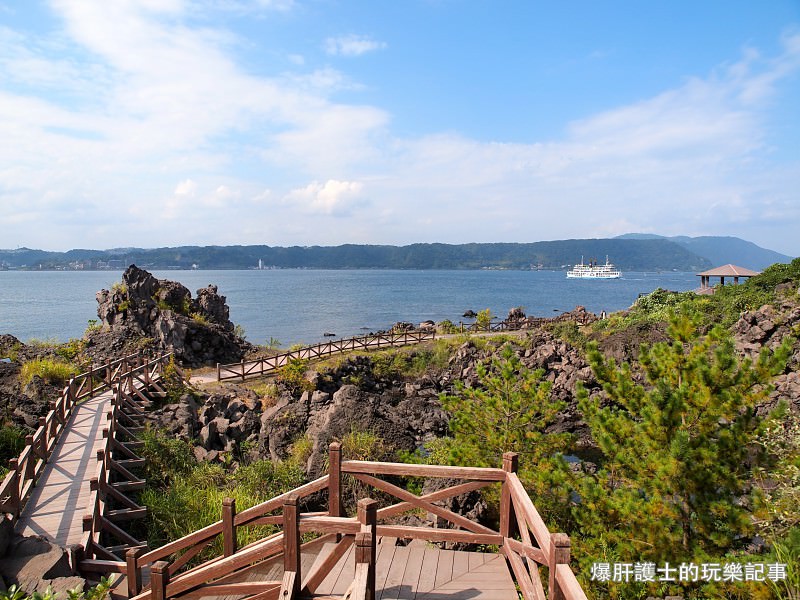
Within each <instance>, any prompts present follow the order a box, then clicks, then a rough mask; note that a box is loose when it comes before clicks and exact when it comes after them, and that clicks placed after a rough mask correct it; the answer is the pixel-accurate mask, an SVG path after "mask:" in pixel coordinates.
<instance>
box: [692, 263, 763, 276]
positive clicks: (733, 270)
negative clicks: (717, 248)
mask: <svg viewBox="0 0 800 600" xmlns="http://www.w3.org/2000/svg"><path fill="white" fill-rule="evenodd" d="M760 274H761V273H759V272H758V271H751V270H750V269H745V268H744V267H737V266H736V265H731V264H727V265H724V266H722V267H715V268H713V269H709V270H708V271H703V272H702V273H698V274H697V276H698V277H701V276H704V277H755V276H756V275H760Z"/></svg>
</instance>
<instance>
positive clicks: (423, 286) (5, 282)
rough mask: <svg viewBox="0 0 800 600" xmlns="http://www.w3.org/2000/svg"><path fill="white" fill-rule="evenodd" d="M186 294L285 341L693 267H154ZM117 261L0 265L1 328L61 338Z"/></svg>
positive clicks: (672, 283) (106, 283) (563, 306)
mask: <svg viewBox="0 0 800 600" xmlns="http://www.w3.org/2000/svg"><path fill="white" fill-rule="evenodd" d="M154 275H155V276H156V277H158V278H160V279H163V278H167V279H172V280H177V281H180V282H181V283H182V284H184V285H185V286H186V287H188V288H189V289H190V290H191V291H192V294H194V293H195V292H196V290H197V289H198V288H201V287H205V286H206V285H208V284H210V283H211V284H214V285H217V286H218V287H219V292H220V294H222V295H224V296H226V297H227V299H228V305H229V306H230V308H231V319H232V320H233V322H234V323H237V324H240V325H242V326H243V327H244V329H245V332H246V336H247V339H248V340H250V341H251V342H253V343H257V344H263V343H265V342H266V341H267V340H269V339H270V338H274V339H276V340H279V341H280V342H281V343H282V344H283V345H284V346H288V345H291V344H295V343H302V342H316V341H319V340H321V339H323V335H322V334H323V333H324V332H331V333H335V334H336V335H337V337H348V336H351V335H358V334H360V333H364V332H366V331H377V330H380V329H387V328H388V327H390V326H391V325H392V324H393V323H395V322H397V321H410V322H413V323H419V322H420V321H425V320H427V319H431V320H433V321H437V322H438V321H441V320H443V319H450V320H451V321H453V322H454V323H458V321H459V320H461V315H462V314H463V313H464V311H466V310H468V309H471V310H474V311H476V312H477V311H478V310H482V309H484V308H489V309H491V311H492V313H493V314H495V315H498V316H500V317H505V315H506V314H507V312H508V310H509V309H510V308H512V307H515V306H523V307H525V310H526V312H527V314H528V315H535V316H553V315H554V314H556V313H558V312H559V311H568V310H572V309H573V308H575V306H577V305H583V306H585V307H586V308H587V309H588V310H590V311H592V312H596V313H599V312H600V311H602V310H605V311H607V312H612V311H616V310H621V309H624V308H627V307H629V306H630V305H631V304H632V303H633V302H634V301H635V300H636V298H637V297H638V295H639V294H641V293H648V292H651V291H653V290H654V289H656V288H658V287H662V288H666V289H670V290H679V291H684V290H689V289H693V288H694V287H696V286H697V277H696V276H695V275H694V274H693V273H625V274H624V276H623V278H622V279H618V280H610V281H600V280H595V281H581V280H575V279H567V278H566V274H565V273H564V272H560V271H371V270H370V271H367V270H365V271H317V270H274V271H155V272H154ZM121 276H122V273H121V272H120V271H87V272H80V271H75V272H17V271H0V333H10V334H12V335H14V336H16V337H17V338H19V339H21V340H23V341H27V340H30V339H31V338H37V339H57V340H59V341H66V340H68V339H69V338H72V337H80V336H81V335H82V334H83V332H84V330H85V329H86V326H87V323H88V321H89V319H96V318H97V315H96V306H97V305H96V301H95V293H96V292H97V291H98V290H100V289H102V288H106V289H108V288H110V287H111V285H112V284H113V283H114V282H115V281H119V280H120V279H121Z"/></svg>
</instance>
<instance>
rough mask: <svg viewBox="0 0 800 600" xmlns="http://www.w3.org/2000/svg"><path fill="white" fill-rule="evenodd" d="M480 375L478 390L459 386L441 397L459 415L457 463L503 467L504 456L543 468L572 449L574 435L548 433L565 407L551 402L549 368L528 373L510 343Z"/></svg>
mask: <svg viewBox="0 0 800 600" xmlns="http://www.w3.org/2000/svg"><path fill="white" fill-rule="evenodd" d="M477 372H478V378H479V380H480V385H479V386H478V387H474V388H471V387H465V386H464V385H463V384H461V383H460V382H458V383H457V384H456V386H457V387H456V393H455V395H452V396H442V398H441V400H442V404H443V406H444V408H445V409H447V410H448V411H449V412H450V413H451V414H452V415H453V417H452V419H451V420H450V431H451V433H452V435H453V439H454V444H453V446H452V448H451V453H452V457H453V460H454V461H455V462H456V463H457V464H464V465H475V466H495V467H496V466H500V464H501V463H502V455H503V452H517V453H519V455H520V461H521V462H523V463H530V464H538V463H539V462H540V461H542V460H546V459H547V458H548V457H550V456H553V455H554V454H556V453H557V452H560V451H562V450H564V449H565V448H566V447H567V445H568V444H569V440H570V436H569V435H567V434H552V435H548V434H545V433H544V430H545V429H546V427H547V426H548V425H550V424H552V423H553V421H554V419H555V417H556V416H557V415H558V413H559V412H560V411H561V410H562V409H563V408H564V406H565V404H564V402H557V401H553V400H552V399H551V398H550V388H551V387H552V384H551V383H550V382H549V381H544V380H543V376H544V370H542V369H539V370H536V371H531V370H529V369H527V368H526V367H525V366H524V365H523V364H522V361H521V360H520V358H519V356H518V355H517V354H516V352H514V348H513V347H512V346H511V344H506V345H504V346H503V347H502V349H501V350H500V353H499V356H495V357H493V358H492V361H491V364H489V365H483V364H481V365H478V367H477Z"/></svg>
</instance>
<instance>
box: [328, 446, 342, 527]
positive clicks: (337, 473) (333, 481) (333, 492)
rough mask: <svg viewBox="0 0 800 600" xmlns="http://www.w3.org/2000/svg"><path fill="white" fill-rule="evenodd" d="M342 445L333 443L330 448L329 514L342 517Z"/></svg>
mask: <svg viewBox="0 0 800 600" xmlns="http://www.w3.org/2000/svg"><path fill="white" fill-rule="evenodd" d="M341 482H342V445H341V444H340V443H339V442H332V443H331V445H330V446H328V514H329V515H330V516H331V517H341V516H342V488H341V485H342V483H341Z"/></svg>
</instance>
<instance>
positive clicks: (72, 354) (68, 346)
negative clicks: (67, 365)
mask: <svg viewBox="0 0 800 600" xmlns="http://www.w3.org/2000/svg"><path fill="white" fill-rule="evenodd" d="M85 348H86V342H84V341H83V340H78V339H75V338H72V339H71V340H69V341H68V342H66V343H65V344H61V345H59V346H58V347H57V348H56V354H57V355H58V356H60V357H61V358H63V359H64V360H67V361H74V360H75V359H77V358H78V357H79V356H80V354H81V352H83V351H84V349H85Z"/></svg>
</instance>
